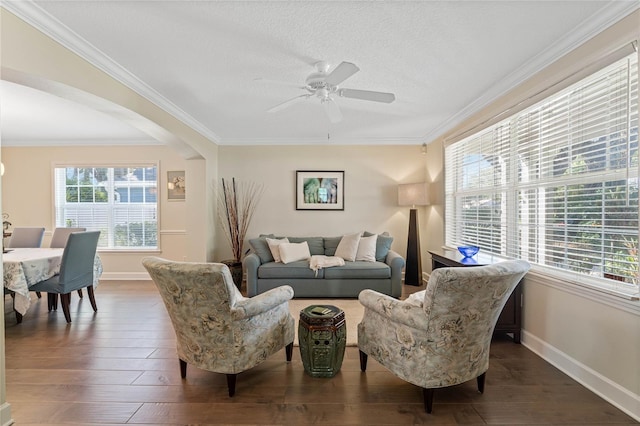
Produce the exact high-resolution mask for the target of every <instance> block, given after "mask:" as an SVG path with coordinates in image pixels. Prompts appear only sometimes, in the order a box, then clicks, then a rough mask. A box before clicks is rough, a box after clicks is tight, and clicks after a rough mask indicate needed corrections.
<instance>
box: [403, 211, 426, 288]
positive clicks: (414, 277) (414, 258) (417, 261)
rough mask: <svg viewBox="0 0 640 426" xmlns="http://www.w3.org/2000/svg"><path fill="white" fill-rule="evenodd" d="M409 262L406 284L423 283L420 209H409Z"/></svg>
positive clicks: (405, 278)
mask: <svg viewBox="0 0 640 426" xmlns="http://www.w3.org/2000/svg"><path fill="white" fill-rule="evenodd" d="M406 261H407V263H406V265H405V268H404V283H405V284H406V285H415V286H421V285H422V256H421V255H420V231H419V229H418V210H417V209H411V210H410V211H409V236H408V239H407V259H406Z"/></svg>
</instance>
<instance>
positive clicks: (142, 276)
mask: <svg viewBox="0 0 640 426" xmlns="http://www.w3.org/2000/svg"><path fill="white" fill-rule="evenodd" d="M118 280H122V281H149V280H151V277H150V276H149V274H148V273H147V272H103V273H102V275H100V281H118Z"/></svg>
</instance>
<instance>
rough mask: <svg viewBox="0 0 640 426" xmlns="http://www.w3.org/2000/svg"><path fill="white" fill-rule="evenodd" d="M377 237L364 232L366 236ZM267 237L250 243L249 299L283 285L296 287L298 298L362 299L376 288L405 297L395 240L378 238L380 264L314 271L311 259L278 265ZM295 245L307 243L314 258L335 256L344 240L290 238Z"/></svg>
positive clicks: (352, 264)
mask: <svg viewBox="0 0 640 426" xmlns="http://www.w3.org/2000/svg"><path fill="white" fill-rule="evenodd" d="M367 235H373V234H370V233H364V236H367ZM266 238H281V237H275V236H273V235H261V236H260V238H255V239H252V240H249V243H250V245H251V248H252V252H251V253H250V254H248V255H247V256H245V258H244V260H243V262H242V263H243V266H244V269H245V271H246V273H247V295H248V296H249V297H252V296H255V295H257V294H261V293H264V292H265V291H267V290H270V289H272V288H275V287H278V286H281V285H285V284H286V285H290V286H291V287H293V290H294V294H295V296H294V297H296V298H298V297H358V294H360V292H361V291H362V290H365V289H372V290H375V291H378V292H380V293H384V294H388V295H389V296H392V297H395V298H399V297H400V295H401V294H402V268H404V258H403V257H402V256H400V255H399V254H398V253H396V252H394V251H393V250H391V242H392V241H393V238H392V237H391V236H389V235H387V234H380V235H378V238H377V241H376V256H375V257H376V261H375V262H365V261H355V262H345V265H344V266H332V267H328V268H323V269H320V270H318V271H317V274H316V271H313V270H312V269H311V268H310V267H309V261H308V260H300V261H295V262H291V263H287V264H284V263H281V262H275V261H274V259H273V256H272V254H271V251H270V249H269V246H268V244H267V241H266ZM287 238H288V239H289V241H290V242H292V243H299V242H303V241H306V242H307V244H308V245H309V252H310V253H311V255H325V256H333V255H334V254H335V251H336V248H337V246H338V244H339V243H340V239H341V237H287Z"/></svg>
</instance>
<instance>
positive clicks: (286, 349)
mask: <svg viewBox="0 0 640 426" xmlns="http://www.w3.org/2000/svg"><path fill="white" fill-rule="evenodd" d="M284 353H285V355H286V357H287V362H291V356H292V355H293V342H291V343H289V344H288V345H287V346H285V347H284Z"/></svg>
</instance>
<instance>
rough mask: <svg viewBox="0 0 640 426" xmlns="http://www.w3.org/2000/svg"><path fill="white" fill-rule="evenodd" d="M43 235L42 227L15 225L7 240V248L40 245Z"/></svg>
mask: <svg viewBox="0 0 640 426" xmlns="http://www.w3.org/2000/svg"><path fill="white" fill-rule="evenodd" d="M43 237H44V227H42V228H40V227H16V228H13V231H12V232H11V238H9V241H8V242H7V247H8V248H34V247H40V245H41V244H42V238H43Z"/></svg>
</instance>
